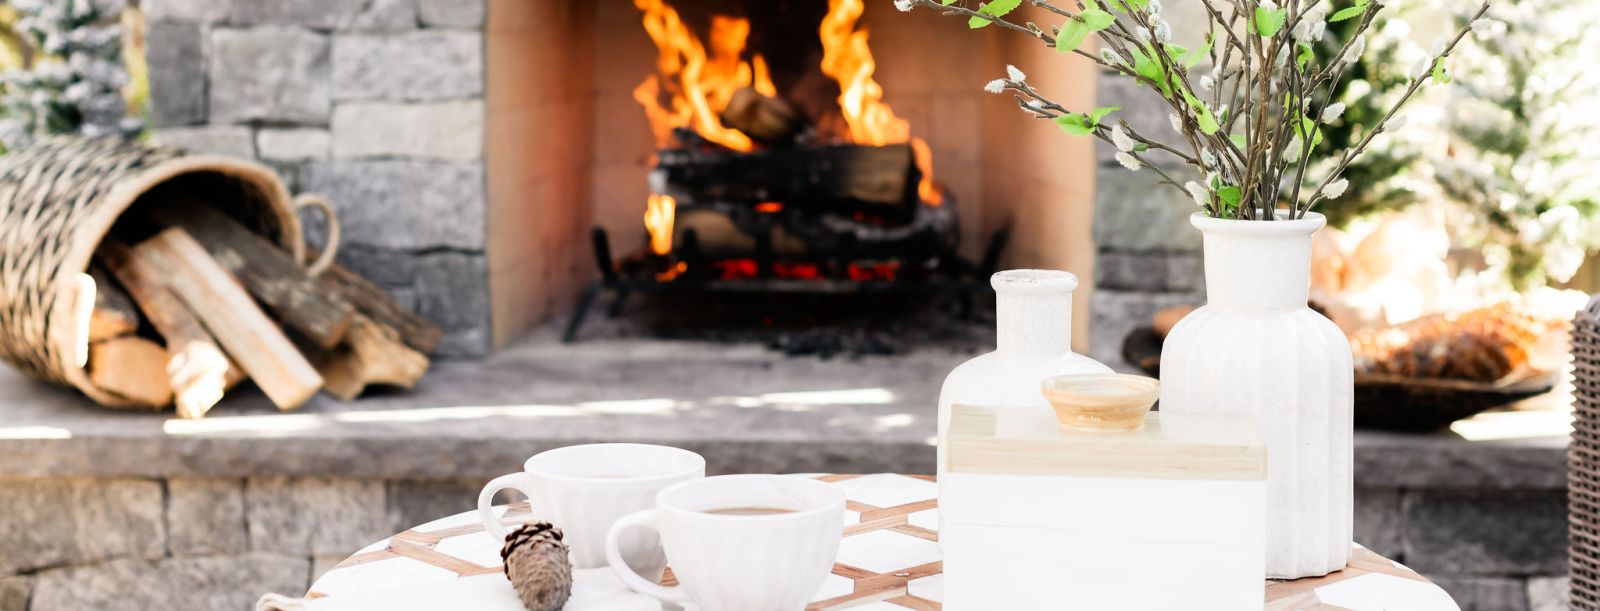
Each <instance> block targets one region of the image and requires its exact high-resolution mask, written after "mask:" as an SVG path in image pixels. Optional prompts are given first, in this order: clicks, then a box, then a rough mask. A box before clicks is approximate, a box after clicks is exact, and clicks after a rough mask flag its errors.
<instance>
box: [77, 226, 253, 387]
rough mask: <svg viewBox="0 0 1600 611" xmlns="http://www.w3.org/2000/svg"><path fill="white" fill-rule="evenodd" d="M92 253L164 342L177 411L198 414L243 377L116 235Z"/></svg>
mask: <svg viewBox="0 0 1600 611" xmlns="http://www.w3.org/2000/svg"><path fill="white" fill-rule="evenodd" d="M96 257H97V258H98V259H99V260H100V262H101V263H102V264H104V265H105V266H106V268H107V269H109V270H110V271H111V274H112V275H113V276H116V278H117V280H118V281H120V282H121V283H122V286H124V287H126V288H127V289H128V295H129V296H130V297H132V298H133V301H135V302H136V303H138V304H139V309H140V310H142V311H143V312H144V314H145V317H146V318H148V319H149V320H150V326H152V327H155V329H156V332H158V333H160V334H161V336H162V338H164V339H165V340H166V342H167V353H168V354H169V355H171V358H170V359H168V360H167V362H166V370H167V379H168V381H169V382H170V383H171V385H172V390H173V394H174V395H175V399H176V403H177V406H178V416H179V417H182V418H199V417H202V416H204V415H205V414H206V412H207V411H210V410H211V408H212V406H214V405H216V404H217V402H218V401H220V400H222V394H223V392H224V391H226V390H227V389H228V388H230V387H232V386H233V385H234V384H236V383H238V381H239V380H240V379H242V378H244V373H243V371H241V370H240V369H239V366H238V365H236V364H234V363H233V361H232V360H230V359H229V358H228V356H227V355H226V354H224V353H223V352H222V348H221V347H219V346H218V345H217V342H216V340H215V339H214V338H212V337H211V333H209V332H207V331H206V329H205V326H204V325H201V324H200V321H199V319H196V318H195V316H194V314H193V313H192V312H190V311H189V309H188V307H187V306H185V305H184V304H183V302H182V301H181V300H179V299H178V296H177V295H174V294H173V293H172V291H170V290H168V289H167V287H166V285H164V284H162V282H161V277H160V274H159V273H158V272H157V271H156V270H155V269H153V268H152V266H151V265H150V263H149V262H148V261H147V260H146V259H145V258H139V257H135V256H134V255H133V253H132V251H130V250H129V248H128V246H127V245H126V244H123V243H122V242H121V241H119V240H117V239H115V238H110V237H108V238H106V239H105V240H104V241H102V242H101V243H100V249H99V251H98V252H97V253H96Z"/></svg>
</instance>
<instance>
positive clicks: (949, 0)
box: [939, 0, 956, 6]
mask: <svg viewBox="0 0 1600 611" xmlns="http://www.w3.org/2000/svg"><path fill="white" fill-rule="evenodd" d="M955 3H956V0H939V4H943V5H945V6H950V5H952V4H955Z"/></svg>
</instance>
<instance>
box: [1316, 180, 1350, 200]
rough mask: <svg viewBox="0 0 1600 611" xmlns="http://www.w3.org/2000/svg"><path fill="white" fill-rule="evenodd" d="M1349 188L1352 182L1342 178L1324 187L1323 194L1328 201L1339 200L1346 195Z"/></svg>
mask: <svg viewBox="0 0 1600 611" xmlns="http://www.w3.org/2000/svg"><path fill="white" fill-rule="evenodd" d="M1349 188H1350V181H1349V180H1346V179H1343V178H1340V179H1339V180H1335V181H1333V182H1330V183H1328V186H1326V187H1323V188H1322V194H1323V195H1325V196H1327V198H1328V199H1339V196H1341V195H1344V192H1345V190H1346V189H1349Z"/></svg>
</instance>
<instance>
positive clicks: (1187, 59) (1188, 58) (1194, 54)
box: [1181, 37, 1211, 70]
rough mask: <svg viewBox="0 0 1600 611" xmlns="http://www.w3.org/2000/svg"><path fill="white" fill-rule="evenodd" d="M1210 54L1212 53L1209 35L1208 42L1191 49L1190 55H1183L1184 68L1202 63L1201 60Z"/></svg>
mask: <svg viewBox="0 0 1600 611" xmlns="http://www.w3.org/2000/svg"><path fill="white" fill-rule="evenodd" d="M1209 55H1211V38H1210V37H1207V38H1206V44H1203V45H1200V48H1198V49H1195V50H1193V51H1190V52H1189V54H1188V55H1185V56H1184V57H1183V59H1182V60H1181V61H1182V62H1183V67H1184V69H1185V70H1187V69H1189V68H1193V67H1194V65H1195V64H1198V63H1200V60H1202V59H1205V58H1206V57H1207V56H1209Z"/></svg>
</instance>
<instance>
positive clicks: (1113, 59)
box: [1100, 48, 1122, 66]
mask: <svg viewBox="0 0 1600 611" xmlns="http://www.w3.org/2000/svg"><path fill="white" fill-rule="evenodd" d="M1100 59H1103V60H1106V63H1107V64H1110V65H1113V66H1121V65H1122V58H1120V57H1117V54H1116V53H1115V52H1113V51H1112V50H1111V49H1110V48H1101V49H1100Z"/></svg>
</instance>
